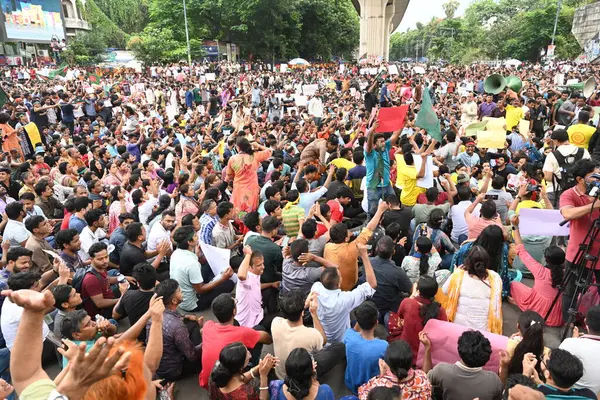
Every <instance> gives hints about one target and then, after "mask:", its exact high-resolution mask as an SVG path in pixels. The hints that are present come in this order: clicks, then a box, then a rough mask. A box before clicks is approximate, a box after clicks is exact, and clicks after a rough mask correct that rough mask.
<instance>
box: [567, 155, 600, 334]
mask: <svg viewBox="0 0 600 400" xmlns="http://www.w3.org/2000/svg"><path fill="white" fill-rule="evenodd" d="M570 172H571V174H572V175H573V178H574V179H575V181H576V182H577V184H576V185H575V186H573V187H572V188H570V189H568V190H565V191H564V192H563V193H562V195H561V196H560V213H561V214H562V216H563V217H564V219H565V220H566V221H569V223H570V224H569V244H568V245H567V254H566V263H565V265H566V268H577V265H574V264H573V263H574V262H576V261H577V260H575V256H576V254H577V250H578V249H579V245H580V244H581V243H584V242H585V241H586V236H587V233H588V231H589V229H590V227H591V226H592V224H593V223H594V221H596V220H597V219H598V218H600V211H598V210H599V209H600V199H598V197H600V169H598V168H597V167H596V164H594V162H593V161H591V160H587V159H583V160H579V161H577V162H575V164H574V165H573V167H572V168H571V171H570ZM599 253H600V241H598V240H595V241H594V242H593V243H592V244H591V246H590V248H589V249H587V254H589V255H593V256H596V257H598V256H599ZM590 268H593V271H592V270H591V269H590ZM573 272H575V273H577V271H573ZM591 272H593V273H594V274H595V278H596V282H600V263H597V264H596V265H594V264H593V263H591V262H589V261H586V265H585V270H584V271H583V278H585V277H587V275H588V274H589V273H591ZM576 281H577V279H574V278H572V279H570V281H569V283H568V285H567V286H566V287H565V288H564V292H563V295H562V309H563V319H564V321H565V322H567V321H568V319H569V314H568V311H569V307H570V305H571V301H572V299H573V296H574V294H575V289H576V285H575V284H576Z"/></svg>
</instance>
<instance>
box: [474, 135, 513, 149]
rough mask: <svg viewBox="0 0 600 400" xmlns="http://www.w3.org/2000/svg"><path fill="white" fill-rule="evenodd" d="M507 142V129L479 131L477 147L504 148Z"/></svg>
mask: <svg viewBox="0 0 600 400" xmlns="http://www.w3.org/2000/svg"><path fill="white" fill-rule="evenodd" d="M505 142H506V132H505V131H478V132H477V147H479V148H482V147H484V148H487V149H502V148H504V143H505Z"/></svg>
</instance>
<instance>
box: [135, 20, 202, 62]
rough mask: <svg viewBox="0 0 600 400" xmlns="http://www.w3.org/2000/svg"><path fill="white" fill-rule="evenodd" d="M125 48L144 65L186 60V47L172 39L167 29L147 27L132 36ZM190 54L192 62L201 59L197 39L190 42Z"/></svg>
mask: <svg viewBox="0 0 600 400" xmlns="http://www.w3.org/2000/svg"><path fill="white" fill-rule="evenodd" d="M127 48H128V49H130V50H131V51H133V54H134V55H135V57H136V58H137V59H138V60H140V61H141V62H143V63H145V64H152V63H154V62H160V63H168V62H177V61H186V60H187V46H186V44H185V42H183V43H182V42H179V41H177V40H176V39H175V38H174V35H173V32H172V31H171V30H169V29H167V28H152V27H147V28H146V29H144V31H143V32H141V33H140V34H139V35H136V36H133V37H132V38H131V39H130V40H129V43H127ZM190 54H191V56H192V59H193V60H197V59H199V58H200V57H202V56H203V55H204V54H203V49H202V43H201V42H200V41H199V40H197V39H191V40H190Z"/></svg>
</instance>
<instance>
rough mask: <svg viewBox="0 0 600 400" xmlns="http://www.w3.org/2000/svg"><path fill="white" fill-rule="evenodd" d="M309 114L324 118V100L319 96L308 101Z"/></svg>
mask: <svg viewBox="0 0 600 400" xmlns="http://www.w3.org/2000/svg"><path fill="white" fill-rule="evenodd" d="M308 114H309V115H312V116H313V117H315V118H323V101H322V100H321V99H320V98H319V97H313V98H312V99H310V101H309V102H308Z"/></svg>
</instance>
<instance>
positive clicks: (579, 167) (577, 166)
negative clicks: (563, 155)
mask: <svg viewBox="0 0 600 400" xmlns="http://www.w3.org/2000/svg"><path fill="white" fill-rule="evenodd" d="M595 169H596V163H595V162H593V161H592V160H588V159H582V160H579V161H576V162H575V163H574V164H573V167H572V168H571V173H572V174H573V176H574V177H575V178H581V179H583V178H585V176H586V175H587V174H589V173H590V172H594V170H595Z"/></svg>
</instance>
